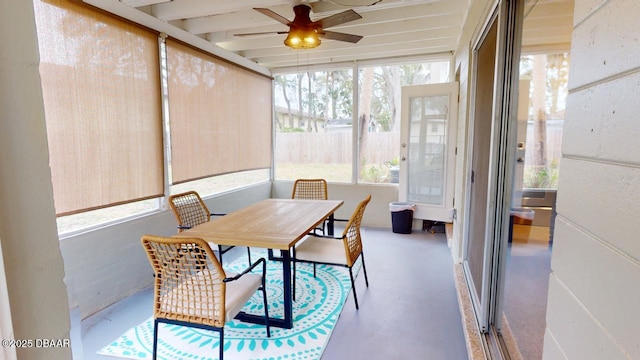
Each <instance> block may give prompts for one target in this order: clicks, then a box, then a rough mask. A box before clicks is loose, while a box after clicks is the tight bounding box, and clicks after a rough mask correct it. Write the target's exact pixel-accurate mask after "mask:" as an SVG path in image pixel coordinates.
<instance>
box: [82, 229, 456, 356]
mask: <svg viewBox="0 0 640 360" xmlns="http://www.w3.org/2000/svg"><path fill="white" fill-rule="evenodd" d="M362 237H363V242H364V245H363V246H364V253H365V261H366V265H367V273H368V275H369V288H367V287H366V286H365V282H364V276H363V274H362V272H361V273H360V274H359V275H358V277H357V279H356V289H357V292H358V300H359V303H360V310H356V309H355V305H354V301H353V296H352V294H350V295H349V297H348V298H347V300H346V301H347V302H346V304H345V306H344V309H343V310H342V314H341V315H340V318H339V320H338V323H337V325H336V327H335V329H334V331H333V334H332V335H331V339H330V340H329V343H328V345H327V348H326V349H325V352H324V355H323V357H322V358H323V359H331V360H334V359H335V360H341V359H350V360H359V359H367V360H377V359H384V360H389V359H434V360H436V359H447V360H448V359H452V360H457V359H460V360H462V359H467V358H468V355H467V349H466V345H465V339H464V334H463V330H462V320H461V317H460V312H459V308H458V300H457V297H456V290H455V285H454V278H453V260H452V257H451V252H450V250H449V248H448V247H447V242H446V239H445V236H444V234H431V233H425V232H420V231H414V232H413V233H412V234H408V235H405V234H394V233H393V232H392V231H391V230H390V229H382V228H366V229H363V232H362ZM243 254H245V250H244V248H241V249H233V250H232V251H229V252H228V253H227V254H225V261H227V259H229V260H231V258H232V257H233V256H242V255H243ZM151 313H152V292H151V289H146V290H144V291H141V292H139V293H136V294H134V295H133V296H130V297H128V298H126V299H124V300H122V301H120V302H118V303H117V304H114V305H113V306H111V307H109V308H107V309H105V310H103V311H101V312H99V313H97V314H95V315H93V316H91V317H89V318H87V319H84V320H83V321H82V323H81V327H82V331H81V334H82V343H81V345H82V347H81V352H82V353H83V354H84V359H85V360H93V359H97V360H100V359H108V358H110V357H106V356H99V355H96V352H97V351H98V350H99V349H100V348H102V347H103V346H105V345H107V344H108V343H109V342H110V341H112V340H114V339H116V338H117V337H118V336H120V335H121V334H122V333H124V332H125V331H126V330H128V329H129V328H131V327H133V326H135V325H137V324H139V323H141V322H143V321H144V320H145V319H147V318H148V317H150V316H151ZM76 344H77V342H76ZM78 345H79V344H78Z"/></svg>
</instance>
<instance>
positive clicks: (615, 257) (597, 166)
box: [544, 0, 640, 359]
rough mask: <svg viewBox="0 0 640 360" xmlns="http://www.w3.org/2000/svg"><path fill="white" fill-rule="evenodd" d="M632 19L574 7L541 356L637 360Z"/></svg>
mask: <svg viewBox="0 0 640 360" xmlns="http://www.w3.org/2000/svg"><path fill="white" fill-rule="evenodd" d="M639 18H640V6H639V4H638V2H637V1H636V0H616V1H605V0H584V1H581V0H577V1H576V6H575V16H574V32H573V41H572V49H571V69H570V72H569V97H568V99H567V112H566V120H565V130H564V132H565V134H564V139H563V158H562V172H561V174H560V183H559V185H558V203H557V210H558V216H557V218H556V227H555V233H554V239H555V241H554V249H553V255H552V263H551V267H552V271H553V272H552V274H551V277H550V282H549V297H548V307H547V330H546V333H545V343H544V358H545V359H565V358H568V359H640V336H639V334H640V310H639V309H638V304H640V242H639V241H638V239H639V237H638V236H639V235H638V234H640V221H638V219H637V214H638V207H639V204H640V141H638V139H639V138H640V121H639V119H638V114H639V113H640V102H639V101H638V93H639V91H640V70H639V69H640V46H638V45H639V44H638V41H639V38H640V28H639V27H638V26H637V19H639Z"/></svg>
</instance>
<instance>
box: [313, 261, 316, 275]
mask: <svg viewBox="0 0 640 360" xmlns="http://www.w3.org/2000/svg"><path fill="white" fill-rule="evenodd" d="M313 278H314V279H315V278H316V263H313Z"/></svg>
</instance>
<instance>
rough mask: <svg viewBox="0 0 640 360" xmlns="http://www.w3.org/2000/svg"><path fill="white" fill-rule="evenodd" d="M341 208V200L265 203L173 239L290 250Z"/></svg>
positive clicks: (266, 201) (283, 200)
mask: <svg viewBox="0 0 640 360" xmlns="http://www.w3.org/2000/svg"><path fill="white" fill-rule="evenodd" d="M342 204H343V201H342V200H298V199H266V200H262V201H260V202H257V203H255V204H253V205H250V206H248V207H245V208H243V209H240V210H237V211H234V212H231V213H229V214H227V215H225V216H221V217H216V218H212V219H211V221H209V222H206V223H204V224H200V225H198V226H195V227H193V228H191V229H188V230H185V231H183V232H181V233H179V234H177V235H175V236H179V237H197V238H201V239H204V240H205V241H207V242H212V243H214V244H216V245H230V246H249V247H257V248H265V249H279V250H289V249H290V248H291V247H292V246H293V245H294V244H295V243H296V242H297V241H298V240H300V239H302V238H303V237H304V236H305V235H306V234H308V233H309V232H311V231H312V230H313V228H315V227H316V226H317V225H319V224H321V223H322V222H323V221H324V219H326V218H327V217H328V216H329V215H331V214H333V213H334V212H335V211H336V209H338V208H339V207H340V206H342Z"/></svg>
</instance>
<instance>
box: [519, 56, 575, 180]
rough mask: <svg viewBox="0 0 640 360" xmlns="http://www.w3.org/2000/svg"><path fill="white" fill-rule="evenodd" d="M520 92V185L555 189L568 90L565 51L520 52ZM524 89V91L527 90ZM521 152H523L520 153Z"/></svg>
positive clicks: (567, 64) (567, 67)
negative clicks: (521, 161) (547, 52)
mask: <svg viewBox="0 0 640 360" xmlns="http://www.w3.org/2000/svg"><path fill="white" fill-rule="evenodd" d="M520 74H521V75H520V82H521V85H522V86H524V89H523V90H524V92H523V93H524V94H526V95H528V96H526V97H524V98H523V99H521V103H522V104H523V106H521V107H520V108H519V110H518V113H519V116H518V124H519V125H518V126H519V127H523V126H524V127H523V128H519V129H518V141H519V145H518V157H520V158H523V159H524V168H523V169H522V174H521V176H522V179H521V181H522V188H524V189H556V188H557V187H558V176H559V173H560V158H561V147H562V129H563V125H564V113H565V104H566V98H567V93H568V75H569V55H568V54H566V53H563V54H536V55H524V56H522V58H521V61H520ZM527 90H528V94H527V92H526V91H527ZM523 155H524V156H523Z"/></svg>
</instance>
